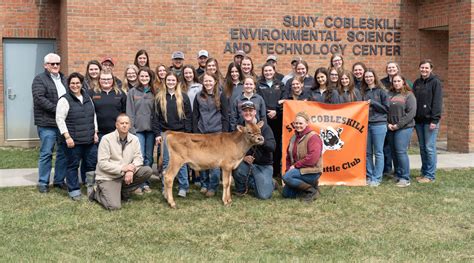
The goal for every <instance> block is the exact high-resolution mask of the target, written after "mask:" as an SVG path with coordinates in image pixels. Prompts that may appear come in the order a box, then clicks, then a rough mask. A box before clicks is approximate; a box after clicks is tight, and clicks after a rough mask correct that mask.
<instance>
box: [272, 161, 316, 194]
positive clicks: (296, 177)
mask: <svg viewBox="0 0 474 263" xmlns="http://www.w3.org/2000/svg"><path fill="white" fill-rule="evenodd" d="M320 176H321V173H311V174H301V173H300V169H296V168H295V169H290V170H288V171H287V172H286V173H285V175H283V177H282V179H283V181H284V182H285V186H284V187H283V191H282V193H281V195H282V196H283V197H284V198H297V197H298V196H301V195H302V194H303V191H302V190H300V189H299V188H298V187H299V186H300V185H301V184H302V183H306V184H309V185H311V186H313V187H316V182H317V181H318V180H319V177H320Z"/></svg>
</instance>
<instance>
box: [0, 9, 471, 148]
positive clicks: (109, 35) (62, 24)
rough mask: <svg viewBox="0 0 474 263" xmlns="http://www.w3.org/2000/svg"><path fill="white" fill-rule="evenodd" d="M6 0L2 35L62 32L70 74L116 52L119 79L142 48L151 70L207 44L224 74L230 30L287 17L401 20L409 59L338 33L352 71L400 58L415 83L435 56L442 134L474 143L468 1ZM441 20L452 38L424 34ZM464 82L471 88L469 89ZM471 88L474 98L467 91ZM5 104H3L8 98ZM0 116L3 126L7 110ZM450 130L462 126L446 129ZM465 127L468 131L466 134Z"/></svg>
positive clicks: (314, 58) (313, 60)
mask: <svg viewBox="0 0 474 263" xmlns="http://www.w3.org/2000/svg"><path fill="white" fill-rule="evenodd" d="M38 3H41V4H38ZM0 5H2V6H1V7H2V9H1V10H0V13H1V16H0V17H1V18H0V19H2V24H1V25H2V36H3V37H31V38H37V37H49V38H57V39H58V47H59V49H60V55H61V56H62V58H63V62H64V63H63V65H62V66H63V71H64V72H66V73H67V72H72V71H79V72H82V73H83V72H84V71H85V65H86V63H87V61H88V60H91V59H100V58H102V57H103V56H105V55H110V56H113V57H114V58H115V59H116V60H117V65H116V69H115V73H116V75H118V76H119V77H120V78H123V69H124V67H125V66H126V65H127V64H130V63H132V62H133V59H134V56H135V52H136V51H137V50H139V49H146V50H147V51H148V52H149V54H150V61H151V66H152V67H154V66H156V65H157V64H158V62H162V63H165V64H170V55H171V53H172V52H173V51H175V50H182V51H183V52H184V53H185V56H186V61H185V63H190V64H193V65H196V58H195V56H196V53H197V51H199V50H200V49H207V50H208V51H209V52H210V54H211V56H213V57H215V58H217V59H218V60H219V62H220V68H221V71H223V72H225V69H226V66H227V64H228V63H229V62H230V61H231V59H232V57H233V55H232V54H229V53H227V54H224V53H223V52H224V47H225V43H226V42H231V41H232V40H231V39H230V29H231V28H269V29H272V28H278V29H301V28H287V27H285V26H283V24H282V23H283V17H284V16H285V15H291V16H293V15H294V16H319V17H320V20H319V25H318V26H316V28H313V27H310V28H307V29H320V30H327V28H326V27H324V26H322V25H321V23H322V19H324V17H326V16H339V17H354V18H356V19H358V18H360V17H372V18H374V17H376V18H389V19H397V20H398V21H399V22H400V23H401V26H402V29H401V30H400V31H401V39H402V43H400V45H401V49H402V50H401V52H402V56H366V57H361V56H355V55H353V54H352V51H350V49H351V48H352V46H353V44H351V43H349V42H348V41H347V40H346V37H345V36H346V33H347V31H348V30H344V29H336V31H337V32H338V35H339V37H341V38H342V39H343V40H342V41H341V43H343V44H348V47H347V48H346V52H345V55H344V57H345V64H346V68H348V69H349V68H351V65H352V64H353V63H354V62H356V61H363V62H365V63H367V64H368V65H369V66H370V67H373V68H375V69H376V70H377V71H378V72H379V76H380V77H383V76H384V75H385V72H384V69H385V64H386V62H387V61H390V60H394V61H396V62H398V63H400V65H401V67H402V72H403V74H404V75H406V76H407V77H408V78H409V79H411V80H414V79H415V78H416V77H418V62H419V61H420V59H421V58H431V59H433V60H434V61H435V65H436V69H435V72H436V73H437V74H438V75H440V77H441V78H442V79H443V80H444V81H445V86H446V88H445V91H447V92H448V93H450V92H451V90H452V91H453V95H446V102H445V105H446V107H445V116H444V119H445V120H446V121H444V122H443V127H442V132H441V135H440V137H441V138H443V137H447V138H448V140H450V143H449V145H450V147H451V148H452V149H458V150H462V151H466V149H467V148H469V149H470V150H471V151H472V149H473V142H472V138H473V135H472V133H473V131H472V127H471V126H469V122H468V121H466V119H469V120H472V118H473V117H472V116H473V114H472V111H473V110H472V104H473V99H472V85H471V78H470V75H469V68H470V63H471V56H470V55H469V54H471V53H472V52H471V51H470V50H469V49H468V48H469V41H468V40H469V38H470V35H471V34H470V30H469V29H470V23H467V22H466V19H467V18H471V17H472V15H471V10H472V8H471V6H470V5H471V4H470V2H469V1H454V0H442V1H433V0H430V1H428V0H425V1H423V0H421V1H412V0H400V1H394V0H385V1H362V0H353V1H342V0H334V1H301V0H299V1H298V0H279V1H273V2H271V4H269V2H268V1H267V0H254V1H240V0H235V1H229V0H216V1H204V0H196V1H193V2H190V1H184V0H182V1H181V0H177V1H160V0H148V1H138V0H128V1H122V0H117V1H111V0H82V1H81V0H69V1H54V0H44V1H33V0H30V1H27V0H24V1H12V0H10V1H3V2H2V3H1V4H0ZM453 14H456V15H453ZM471 20H472V19H471ZM448 25H449V27H447V26H448ZM439 26H446V27H447V28H448V29H449V30H450V31H449V34H448V33H447V32H446V31H424V30H423V31H420V29H428V28H432V27H439ZM329 30H334V29H329ZM364 31H370V30H364ZM379 31H380V30H379ZM449 38H451V39H450V40H449ZM244 41H245V42H249V43H250V44H251V45H252V46H253V50H252V52H251V53H250V56H251V57H252V58H253V59H254V63H255V66H256V72H258V71H259V69H258V68H259V67H260V66H261V65H262V64H263V62H264V60H265V58H266V56H267V54H266V53H264V54H261V53H260V50H259V48H258V46H257V42H260V41H252V40H244ZM237 42H238V41H237ZM305 42H308V41H305ZM315 44H322V42H315ZM448 47H449V52H450V53H449V55H448V53H447V52H448ZM453 52H454V53H453ZM278 56H279V69H280V70H279V71H280V72H282V73H287V72H288V71H289V60H290V58H291V57H293V56H294V55H291V54H288V55H278ZM1 57H2V54H1V52H0V58H1ZM303 57H304V58H305V60H307V61H308V63H309V65H310V70H309V73H310V74H313V73H314V71H315V69H316V68H317V67H320V66H325V67H326V66H327V65H328V60H329V57H330V54H329V55H304V56H303ZM448 58H449V65H448ZM463 63H464V64H463ZM465 63H468V64H465ZM460 65H469V66H466V67H462V66H460ZM448 66H449V69H448ZM0 67H1V66H0ZM2 72H3V71H2ZM459 73H461V75H459ZM459 76H461V77H459ZM2 77H3V76H2V73H0V80H1V82H0V91H3V86H2V85H3V79H1V78H2ZM448 79H449V80H450V81H449V84H448V81H447V80H448ZM451 87H453V88H451ZM460 87H466V89H465V90H462V89H461V88H460ZM467 87H469V88H467ZM468 92H470V93H469V94H470V95H467V94H468ZM2 94H3V92H2ZM0 96H2V95H1V94H0ZM458 96H463V98H462V102H463V107H461V108H458V107H457V105H458V103H457V102H458V100H455V99H454V98H457V97H458ZM0 103H3V98H2V97H0ZM450 105H453V106H450ZM454 105H456V106H454ZM0 110H3V104H1V105H0ZM447 116H449V118H446V117H447ZM451 117H452V118H451ZM0 120H1V121H2V123H3V114H1V116H0ZM451 126H452V127H456V129H454V128H452V129H448V128H446V127H451ZM458 126H459V127H462V129H463V130H464V131H459V129H458V128H457V127H458ZM2 135H3V125H0V136H2ZM450 138H451V139H450ZM456 138H468V139H467V140H468V141H469V142H470V143H469V144H465V145H464V146H462V142H463V140H459V139H456ZM456 141H460V142H461V143H457V142H456ZM0 144H1V143H0Z"/></svg>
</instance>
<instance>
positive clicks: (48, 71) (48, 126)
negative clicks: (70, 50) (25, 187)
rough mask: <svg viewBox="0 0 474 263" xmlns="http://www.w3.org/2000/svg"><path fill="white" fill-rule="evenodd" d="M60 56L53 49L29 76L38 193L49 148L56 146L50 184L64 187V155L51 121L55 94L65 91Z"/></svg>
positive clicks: (45, 187)
mask: <svg viewBox="0 0 474 263" xmlns="http://www.w3.org/2000/svg"><path fill="white" fill-rule="evenodd" d="M60 66H61V58H60V57H59V56H58V55H57V54H54V53H49V54H48V55H46V56H45V57H44V69H45V70H44V72H42V73H40V74H38V75H37V76H36V77H35V79H34V80H33V84H32V85H31V91H32V94H33V107H34V115H35V125H36V126H37V128H38V137H39V138H40V145H41V146H40V153H39V161H38V177H39V178H38V190H39V192H40V193H47V192H48V191H49V177H50V174H51V161H52V159H53V150H54V148H56V164H55V166H54V185H53V186H54V187H58V188H61V189H64V186H65V185H64V178H65V177H66V155H65V154H64V151H63V149H64V148H63V147H62V146H61V143H63V142H62V141H61V140H59V137H61V134H60V133H59V130H58V126H57V125H56V121H55V114H56V105H57V103H58V98H59V97H61V96H62V95H64V94H65V93H66V87H65V86H66V78H65V77H64V75H63V74H62V73H61V72H59V69H60Z"/></svg>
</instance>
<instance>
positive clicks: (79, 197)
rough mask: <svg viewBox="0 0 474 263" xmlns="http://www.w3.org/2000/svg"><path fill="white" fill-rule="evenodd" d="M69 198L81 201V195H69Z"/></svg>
mask: <svg viewBox="0 0 474 263" xmlns="http://www.w3.org/2000/svg"><path fill="white" fill-rule="evenodd" d="M71 199H72V200H73V201H81V200H82V196H81V195H76V196H71Z"/></svg>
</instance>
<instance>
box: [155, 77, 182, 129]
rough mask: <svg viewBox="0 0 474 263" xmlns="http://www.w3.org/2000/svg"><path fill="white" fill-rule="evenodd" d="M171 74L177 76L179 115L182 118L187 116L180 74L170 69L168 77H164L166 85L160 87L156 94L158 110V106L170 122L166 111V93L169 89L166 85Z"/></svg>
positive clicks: (176, 93) (176, 91) (176, 94)
mask: <svg viewBox="0 0 474 263" xmlns="http://www.w3.org/2000/svg"><path fill="white" fill-rule="evenodd" d="M169 76H174V77H175V78H176V88H175V92H174V96H175V97H176V108H177V111H178V117H179V119H180V120H183V119H185V118H186V115H185V113H184V100H183V93H182V87H181V85H182V84H181V82H180V81H179V78H178V75H176V73H174V72H173V71H169V72H168V73H167V74H166V77H165V79H164V82H165V83H164V86H163V88H161V89H159V91H158V93H157V94H156V96H155V105H156V106H157V107H156V111H158V106H159V107H160V109H161V113H162V114H163V118H164V119H165V121H166V122H168V115H167V111H166V104H167V101H166V93H167V91H168V87H167V86H166V79H167V78H168V77H169Z"/></svg>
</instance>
